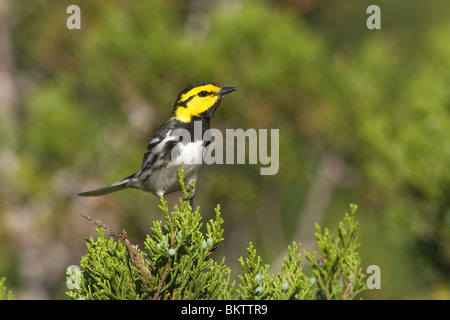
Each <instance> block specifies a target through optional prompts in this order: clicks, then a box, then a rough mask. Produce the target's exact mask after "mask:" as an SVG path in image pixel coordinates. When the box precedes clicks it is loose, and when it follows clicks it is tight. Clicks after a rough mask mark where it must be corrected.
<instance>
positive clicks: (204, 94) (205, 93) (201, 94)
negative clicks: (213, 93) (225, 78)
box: [198, 91, 208, 98]
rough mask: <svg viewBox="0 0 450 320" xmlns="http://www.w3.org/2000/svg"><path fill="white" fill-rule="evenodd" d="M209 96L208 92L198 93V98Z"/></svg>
mask: <svg viewBox="0 0 450 320" xmlns="http://www.w3.org/2000/svg"><path fill="white" fill-rule="evenodd" d="M207 95H208V91H200V92H199V93H198V96H199V97H202V98H204V97H206V96H207Z"/></svg>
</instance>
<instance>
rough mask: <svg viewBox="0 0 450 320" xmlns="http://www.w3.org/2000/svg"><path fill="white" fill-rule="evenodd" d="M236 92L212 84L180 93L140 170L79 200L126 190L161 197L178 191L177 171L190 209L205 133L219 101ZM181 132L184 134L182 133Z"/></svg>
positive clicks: (205, 141) (90, 192)
mask: <svg viewBox="0 0 450 320" xmlns="http://www.w3.org/2000/svg"><path fill="white" fill-rule="evenodd" d="M235 90H237V88H236V87H221V86H219V85H218V84H217V83H214V82H200V83H196V84H194V85H191V86H189V87H187V88H186V89H184V90H183V91H182V92H181V93H180V94H179V95H178V98H177V100H176V101H175V104H174V107H173V112H172V115H171V116H170V117H169V118H168V119H167V120H166V121H165V122H164V123H163V124H162V125H161V127H160V128H159V129H158V130H157V132H156V134H155V135H154V136H153V138H152V139H151V140H150V142H149V144H148V146H147V149H146V151H145V153H144V157H143V159H142V164H141V169H140V170H139V171H137V172H136V173H133V174H132V175H130V176H128V177H126V178H124V179H121V180H119V181H116V182H114V183H112V184H109V185H107V186H104V187H101V188H98V189H94V190H90V191H85V192H80V193H78V195H79V196H83V197H92V196H101V195H105V194H109V193H112V192H116V191H120V190H123V189H127V188H134V189H139V190H142V191H146V192H150V193H153V194H155V195H157V196H165V195H167V194H169V193H172V192H176V191H179V190H180V189H181V188H180V185H179V181H178V170H180V169H182V170H183V171H184V183H185V185H186V186H190V189H191V190H190V194H189V199H188V200H189V202H190V205H191V208H194V196H195V185H196V182H197V177H198V174H199V171H200V169H201V167H202V161H195V160H194V161H193V159H197V160H198V157H201V156H202V155H203V154H204V152H205V150H206V148H207V147H208V145H209V144H210V142H211V141H210V140H208V139H205V134H204V133H205V132H206V131H207V130H208V129H210V122H211V119H212V117H213V115H214V113H215V112H216V110H217V108H218V107H219V105H220V103H221V102H222V98H223V97H224V96H225V95H227V94H229V93H231V92H233V91H235ZM195 123H197V124H201V134H199V133H197V132H194V129H195V128H199V127H200V126H196V125H195ZM183 130H184V131H183ZM180 132H188V133H189V137H190V138H189V139H184V136H183V137H182V138H183V139H181V138H180V137H181V136H180Z"/></svg>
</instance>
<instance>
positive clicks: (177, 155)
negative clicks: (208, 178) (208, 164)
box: [142, 140, 204, 196]
mask: <svg viewBox="0 0 450 320" xmlns="http://www.w3.org/2000/svg"><path fill="white" fill-rule="evenodd" d="M178 146H179V147H178ZM178 146H177V147H175V148H174V151H173V152H172V161H171V162H170V163H168V164H167V166H166V167H164V168H161V169H160V170H158V171H155V172H153V173H152V174H151V176H150V177H148V179H147V180H146V181H145V182H142V187H143V189H144V190H145V191H150V192H154V193H156V194H157V195H158V196H161V195H165V194H168V193H171V192H174V191H177V190H179V184H178V173H177V170H178V169H183V170H184V183H185V185H186V186H188V185H190V184H191V182H192V181H194V186H195V181H196V179H197V176H198V173H199V171H200V169H201V167H202V162H203V151H204V147H203V141H201V140H200V141H195V142H192V143H187V144H180V145H178Z"/></svg>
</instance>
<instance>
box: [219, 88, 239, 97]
mask: <svg viewBox="0 0 450 320" xmlns="http://www.w3.org/2000/svg"><path fill="white" fill-rule="evenodd" d="M235 90H237V88H236V87H222V88H221V89H220V91H219V94H220V95H221V96H224V95H226V94H229V93H231V92H233V91H235Z"/></svg>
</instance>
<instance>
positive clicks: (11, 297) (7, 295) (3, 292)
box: [0, 277, 15, 300]
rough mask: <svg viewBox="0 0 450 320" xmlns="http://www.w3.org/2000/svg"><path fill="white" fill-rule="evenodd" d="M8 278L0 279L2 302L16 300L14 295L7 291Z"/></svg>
mask: <svg viewBox="0 0 450 320" xmlns="http://www.w3.org/2000/svg"><path fill="white" fill-rule="evenodd" d="M5 281H6V278H5V277H3V278H0V300H15V297H14V294H13V293H12V292H11V291H7V289H6V286H5Z"/></svg>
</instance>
